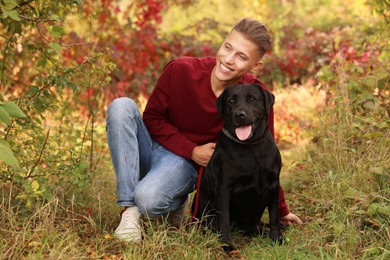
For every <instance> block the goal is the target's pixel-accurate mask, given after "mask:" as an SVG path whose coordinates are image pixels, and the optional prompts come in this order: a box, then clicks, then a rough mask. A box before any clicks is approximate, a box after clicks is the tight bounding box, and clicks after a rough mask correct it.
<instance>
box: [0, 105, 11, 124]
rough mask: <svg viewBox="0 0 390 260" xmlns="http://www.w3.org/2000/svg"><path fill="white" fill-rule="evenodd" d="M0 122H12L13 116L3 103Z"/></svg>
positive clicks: (0, 107) (0, 109) (0, 108)
mask: <svg viewBox="0 0 390 260" xmlns="http://www.w3.org/2000/svg"><path fill="white" fill-rule="evenodd" d="M0 122H3V123H4V124H6V125H9V124H11V117H10V116H9V114H8V112H7V111H6V110H5V109H4V108H3V107H2V106H1V105H0Z"/></svg>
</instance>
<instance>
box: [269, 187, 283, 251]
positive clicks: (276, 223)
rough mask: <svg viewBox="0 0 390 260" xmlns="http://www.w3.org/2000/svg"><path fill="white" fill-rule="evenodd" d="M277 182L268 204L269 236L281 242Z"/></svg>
mask: <svg viewBox="0 0 390 260" xmlns="http://www.w3.org/2000/svg"><path fill="white" fill-rule="evenodd" d="M278 201H279V184H278V185H277V188H274V189H273V191H272V193H271V199H270V202H269V204H268V212H269V227H270V238H271V239H272V241H274V242H277V243H279V244H281V243H282V242H283V235H282V231H281V230H280V219H279V208H278Z"/></svg>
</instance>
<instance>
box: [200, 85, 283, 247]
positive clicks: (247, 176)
mask: <svg viewBox="0 0 390 260" xmlns="http://www.w3.org/2000/svg"><path fill="white" fill-rule="evenodd" d="M274 99H275V98H274V96H273V95H272V94H271V93H269V92H267V91H265V90H264V89H263V88H262V87H261V86H260V85H257V84H242V85H237V86H232V87H228V88H226V89H225V90H224V92H223V93H222V94H221V96H220V97H219V98H218V99H217V107H218V110H219V112H220V114H221V115H222V118H223V120H224V128H223V130H222V131H221V132H220V133H219V136H218V142H217V145H216V147H215V151H214V153H213V155H212V157H211V159H210V162H209V164H208V165H207V167H206V169H205V172H204V176H203V178H202V182H201V185H200V190H198V192H200V193H199V204H198V209H197V211H196V212H195V217H196V218H197V219H199V220H202V219H203V220H204V221H205V224H206V225H207V226H208V227H211V228H212V229H213V230H215V231H217V232H219V233H220V234H221V241H222V242H223V243H225V244H226V246H224V250H225V251H226V252H230V251H232V250H233V249H234V247H233V245H232V242H231V239H230V227H231V225H234V226H235V227H236V228H238V229H239V230H242V231H244V233H245V234H246V235H255V234H258V233H259V224H260V219H261V216H262V215H263V212H264V210H265V208H266V207H268V211H269V219H270V220H269V226H270V237H271V239H272V240H273V241H278V242H281V241H282V239H283V238H282V232H281V230H280V222H279V211H278V199H279V173H280V170H281V164H282V162H281V156H280V153H279V150H278V148H277V146H276V144H275V141H274V139H273V137H272V135H271V132H270V130H269V129H268V124H267V121H268V114H269V111H270V109H271V107H272V106H273V103H274Z"/></svg>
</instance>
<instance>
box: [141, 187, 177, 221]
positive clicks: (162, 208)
mask: <svg viewBox="0 0 390 260" xmlns="http://www.w3.org/2000/svg"><path fill="white" fill-rule="evenodd" d="M133 196H134V201H135V204H136V205H137V207H138V209H139V211H140V212H141V213H142V215H144V216H148V217H150V218H155V217H158V216H161V215H165V214H167V213H168V212H169V207H170V204H171V203H170V202H169V201H168V200H169V199H168V198H166V196H164V194H163V193H162V192H154V191H152V190H150V189H139V187H137V188H136V189H135V191H134V194H133Z"/></svg>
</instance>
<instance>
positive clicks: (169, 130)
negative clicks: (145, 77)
mask: <svg viewBox="0 0 390 260" xmlns="http://www.w3.org/2000/svg"><path fill="white" fill-rule="evenodd" d="M174 77H175V64H174V60H172V61H170V62H169V63H168V64H167V65H166V66H165V68H164V71H163V72H162V74H161V75H160V77H159V79H158V81H157V84H156V86H155V88H154V89H153V92H152V94H151V95H150V97H149V100H148V103H147V105H146V108H145V111H144V113H143V120H144V123H145V125H146V127H147V128H148V131H149V133H150V135H151V136H152V138H153V140H155V141H156V142H158V143H159V144H161V145H162V146H164V147H165V148H167V149H168V150H170V151H172V152H173V153H175V154H177V155H179V156H182V157H184V158H187V159H190V157H191V153H192V150H193V149H194V147H195V146H196V144H195V143H194V142H192V141H191V140H189V139H188V138H187V137H186V136H184V135H183V134H181V133H180V131H179V129H178V128H177V127H175V126H174V125H173V124H172V122H171V120H170V116H169V101H170V96H171V95H172V93H171V91H172V84H173V78H174Z"/></svg>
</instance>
